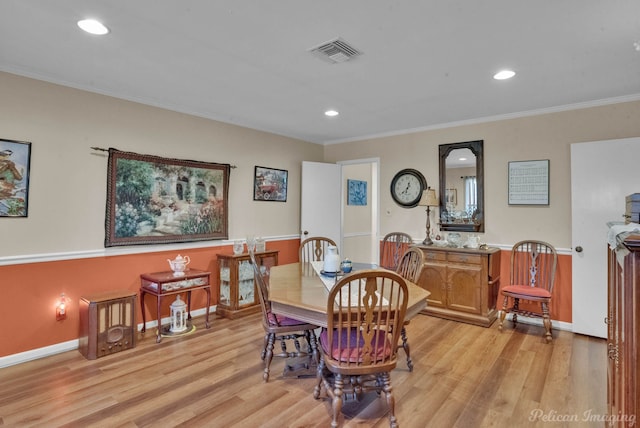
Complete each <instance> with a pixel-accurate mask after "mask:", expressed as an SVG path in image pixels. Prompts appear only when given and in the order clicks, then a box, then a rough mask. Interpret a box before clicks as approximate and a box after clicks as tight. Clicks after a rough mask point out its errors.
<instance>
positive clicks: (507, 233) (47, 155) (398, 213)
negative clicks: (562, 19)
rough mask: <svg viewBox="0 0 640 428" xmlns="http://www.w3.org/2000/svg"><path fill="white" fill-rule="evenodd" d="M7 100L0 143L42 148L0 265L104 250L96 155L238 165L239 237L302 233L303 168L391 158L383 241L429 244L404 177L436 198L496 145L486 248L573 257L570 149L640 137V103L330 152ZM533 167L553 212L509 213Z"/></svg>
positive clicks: (385, 179)
mask: <svg viewBox="0 0 640 428" xmlns="http://www.w3.org/2000/svg"><path fill="white" fill-rule="evenodd" d="M0 94H2V101H3V102H2V103H1V104H0V138H6V139H14V140H21V141H30V142H32V143H33V147H32V158H31V174H30V179H31V180H30V187H29V217H28V218H2V219H0V236H1V237H2V242H3V244H4V245H2V246H1V247H0V257H9V256H18V255H31V254H43V253H64V252H74V251H85V250H97V249H101V248H103V242H104V210H105V200H106V166H107V158H106V156H105V155H104V154H102V153H96V152H94V151H92V150H91V147H92V146H97V147H104V148H108V147H115V148H118V149H120V150H127V151H134V152H138V153H146V154H153V155H158V156H165V157H175V158H183V159H195V160H201V161H209V162H222V163H231V164H235V165H237V167H238V168H236V169H234V170H232V172H231V180H230V189H229V213H230V215H229V216H230V221H229V223H230V226H229V235H230V237H231V238H243V237H244V236H246V234H248V233H253V234H261V235H264V236H274V235H276V236H277V235H294V234H298V233H299V229H300V219H299V217H300V165H301V162H302V161H303V160H308V161H323V160H324V161H327V162H337V161H346V160H352V159H365V158H380V162H381V163H380V168H381V171H380V172H381V177H380V179H381V184H380V186H381V192H380V195H381V202H380V208H381V217H380V218H381V225H380V233H381V235H384V234H386V233H388V232H390V231H394V230H400V231H405V232H408V233H410V234H411V235H412V236H414V238H416V239H420V240H421V239H423V238H424V236H423V235H424V233H425V231H424V224H425V215H426V214H425V212H424V209H422V208H413V209H404V208H400V207H399V206H397V205H396V204H395V203H394V202H393V200H392V199H391V195H390V194H389V183H390V182H391V179H392V177H393V175H394V174H395V173H396V172H397V171H399V170H400V169H403V168H416V169H418V170H420V171H421V172H422V173H423V174H424V175H425V177H426V179H427V181H428V183H429V185H430V186H432V187H436V188H437V186H438V159H437V157H438V145H439V144H445V143H453V142H459V141H469V140H476V139H483V140H484V142H485V183H486V189H485V204H486V210H485V211H486V216H487V224H486V233H485V235H484V237H483V239H484V240H485V241H486V242H489V243H493V244H503V245H509V244H513V243H514V242H515V241H517V240H519V239H522V238H529V237H536V238H539V239H543V240H547V241H549V242H551V243H552V244H554V245H555V246H557V247H564V248H569V247H570V246H571V193H570V187H571V186H570V145H571V144H572V143H577V142H587V141H598V140H611V139H618V138H628V137H638V136H640V101H634V102H626V103H619V104H613V105H607V106H601V107H593V108H587V109H579V110H572V111H566V112H560V113H553V114H544V115H538V116H532V117H525V118H517V119H509V120H501V121H494V122H487V123H481V124H474V125H465V126H457V127H452V128H443V129H437V130H430V131H423V132H416V133H412V134H405V135H399V136H394V137H384V138H376V139H369V140H363V141H358V142H351V143H344V144H336V145H330V146H326V147H322V146H320V145H316V144H311V143H307V142H303V141H299V140H294V139H290V138H286V137H282V136H278V135H274V134H269V133H265V132H260V131H255V130H251V129H247V128H242V127H238V126H234V125H229V124H225V123H220V122H216V121H212V120H207V119H202V118H197V117H193V116H189V115H185V114H180V113H175V112H170V111H167V110H162V109H158V108H154V107H148V106H144V105H141V104H137V103H133V102H128V101H123V100H119V99H115V98H111V97H106V96H102V95H97V94H93V93H89V92H85V91H80V90H75V89H70V88H67V87H63V86H58V85H53V84H49V83H46V82H42V81H38V80H33V79H28V78H24V77H19V76H15V75H12V74H7V73H1V72H0ZM530 159H550V161H551V162H550V163H551V171H550V181H551V194H550V198H551V204H550V205H549V206H548V207H510V206H508V204H507V164H508V162H509V161H512V160H530ZM255 165H260V166H268V167H272V168H278V169H286V170H288V171H289V189H288V199H287V202H286V203H276V202H254V201H253V197H252V188H253V170H254V167H255ZM620 210H621V213H622V212H623V211H624V201H621V207H620ZM435 214H436V215H437V212H436V213H435Z"/></svg>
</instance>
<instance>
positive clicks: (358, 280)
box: [313, 269, 409, 427]
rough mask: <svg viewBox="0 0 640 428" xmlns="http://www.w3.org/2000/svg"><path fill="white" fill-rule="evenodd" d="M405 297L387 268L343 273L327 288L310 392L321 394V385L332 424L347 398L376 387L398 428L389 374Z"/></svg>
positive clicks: (400, 280) (402, 284)
mask: <svg viewBox="0 0 640 428" xmlns="http://www.w3.org/2000/svg"><path fill="white" fill-rule="evenodd" d="M408 297H409V295H408V291H407V283H406V281H405V279H404V278H402V277H401V276H400V275H398V274H397V273H395V272H391V271H388V270H385V269H366V270H359V271H357V272H354V273H352V274H350V275H346V276H344V277H343V278H342V279H340V280H339V281H338V283H337V284H336V285H335V286H333V288H332V289H331V291H330V292H329V297H328V301H327V328H326V329H324V330H323V332H322V333H321V334H320V349H321V351H322V358H321V359H320V364H319V365H318V376H317V384H316V386H315V388H314V391H313V396H314V398H316V399H318V398H320V393H321V392H322V389H324V390H325V391H326V395H327V396H328V397H329V398H330V399H331V400H332V405H331V407H332V409H333V416H332V421H331V426H332V427H337V426H338V418H339V415H340V413H341V410H342V403H343V400H344V399H345V397H348V398H350V397H353V398H355V399H361V398H362V397H363V395H364V394H365V393H369V392H374V391H375V392H376V393H378V394H383V395H384V397H385V398H386V402H387V406H388V408H389V421H390V425H391V426H392V427H395V426H397V421H396V417H395V410H394V409H395V399H394V397H393V393H392V387H391V378H390V372H391V370H393V369H394V368H395V367H396V361H397V359H396V356H397V351H398V341H399V338H400V332H401V330H402V326H403V323H404V318H405V314H406V311H407V301H408ZM323 387H324V388H323Z"/></svg>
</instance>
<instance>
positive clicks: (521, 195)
mask: <svg viewBox="0 0 640 428" xmlns="http://www.w3.org/2000/svg"><path fill="white" fill-rule="evenodd" d="M508 179H509V186H508V192H509V205H549V159H543V160H530V161H512V162H509V176H508Z"/></svg>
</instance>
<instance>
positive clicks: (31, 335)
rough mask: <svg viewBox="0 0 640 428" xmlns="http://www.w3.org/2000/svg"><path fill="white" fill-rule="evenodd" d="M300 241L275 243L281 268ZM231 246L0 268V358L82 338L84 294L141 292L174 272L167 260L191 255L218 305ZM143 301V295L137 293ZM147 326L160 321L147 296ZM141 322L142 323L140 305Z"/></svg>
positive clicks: (198, 300) (196, 302) (195, 298)
mask: <svg viewBox="0 0 640 428" xmlns="http://www.w3.org/2000/svg"><path fill="white" fill-rule="evenodd" d="M299 245H300V241H299V240H298V239H291V240H282V241H271V242H268V243H267V249H268V250H279V251H280V253H279V254H278V261H279V263H280V264H285V263H293V262H296V261H298V246H299ZM231 252H232V248H231V245H228V246H217V247H207V248H193V249H187V250H182V251H180V252H178V251H165V252H156V253H142V254H133V255H121V256H109V257H96V258H88V259H87V258H85V259H73V260H64V261H55V262H42V263H28V264H16V265H7V266H0V285H1V287H0V288H1V289H2V301H3V303H2V304H0V306H1V308H0V311H2V317H1V318H0V319H1V320H2V321H1V322H2V328H1V329H0V357H4V356H7V355H13V354H17V353H20V352H25V351H29V350H33V349H38V348H43V347H46V346H50V345H54V344H58V343H63V342H66V341H70V340H74V339H77V338H78V332H79V326H80V324H79V314H78V301H79V299H80V297H81V296H84V295H91V294H95V293H99V292H102V291H107V290H129V291H135V292H138V291H139V289H140V274H142V273H145V272H159V271H166V270H168V269H169V264H168V263H167V259H173V258H175V257H176V256H177V255H178V253H180V254H182V255H188V256H189V257H190V259H191V263H190V265H189V266H190V267H193V268H195V269H201V270H208V271H210V272H211V273H212V275H211V285H212V287H211V295H212V297H211V298H212V302H211V304H212V305H215V304H217V302H218V295H217V294H218V278H217V274H216V264H217V263H216V254H218V253H231ZM61 293H64V294H65V296H66V297H67V298H68V299H69V300H68V301H69V305H68V310H67V318H66V319H65V320H62V321H56V317H55V307H56V303H57V302H58V301H59V299H60V294H61ZM138 298H140V295H139V294H138ZM145 300H146V305H145V307H146V312H147V322H149V321H151V320H154V319H155V304H156V303H155V299H154V298H153V297H150V296H147V298H146V299H145ZM171 301H173V299H164V300H163V302H162V306H163V309H162V316H169V305H170V304H171ZM205 304H206V293H204V292H199V291H195V292H194V293H192V302H191V309H192V310H196V309H201V308H204V307H205ZM136 321H137V322H138V323H141V322H142V312H141V309H140V304H139V302H138V304H137V308H136Z"/></svg>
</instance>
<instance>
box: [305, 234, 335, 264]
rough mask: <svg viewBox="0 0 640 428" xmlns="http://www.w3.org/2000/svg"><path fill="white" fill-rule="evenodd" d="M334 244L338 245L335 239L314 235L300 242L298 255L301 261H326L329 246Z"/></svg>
mask: <svg viewBox="0 0 640 428" xmlns="http://www.w3.org/2000/svg"><path fill="white" fill-rule="evenodd" d="M330 245H333V246H334V247H337V245H336V243H335V241H334V240H333V239H330V238H325V237H323V236H312V237H311V238H307V239H305V240H304V241H302V242H301V243H300V248H299V249H298V257H299V260H300V263H305V262H316V261H320V262H321V261H324V256H325V255H326V254H327V247H329V246H330Z"/></svg>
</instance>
